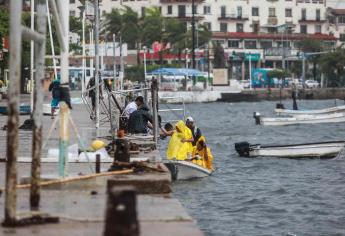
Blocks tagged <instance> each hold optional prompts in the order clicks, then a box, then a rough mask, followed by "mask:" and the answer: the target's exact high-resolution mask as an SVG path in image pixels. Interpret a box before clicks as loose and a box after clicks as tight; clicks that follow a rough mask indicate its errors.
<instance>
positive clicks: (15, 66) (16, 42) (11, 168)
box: [3, 1, 23, 225]
mask: <svg viewBox="0 0 345 236" xmlns="http://www.w3.org/2000/svg"><path fill="white" fill-rule="evenodd" d="M22 7H23V3H22V1H10V42H11V43H10V50H9V52H10V61H9V65H10V83H9V91H8V121H7V163H6V189H5V219H4V223H3V224H4V225H13V224H15V222H16V207H17V191H16V184H17V166H16V164H17V150H18V122H19V114H18V98H19V85H20V76H21V56H22V53H21V48H22V44H21V42H22V32H21V30H20V29H21V12H22Z"/></svg>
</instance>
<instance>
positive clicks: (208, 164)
mask: <svg viewBox="0 0 345 236" xmlns="http://www.w3.org/2000/svg"><path fill="white" fill-rule="evenodd" d="M201 141H203V142H204V143H206V139H205V137H204V136H201V137H200V138H199V139H198V141H197V142H196V145H195V146H194V147H193V154H192V157H193V158H195V157H196V156H199V157H200V158H201V159H200V160H193V163H195V164H197V165H200V166H202V167H204V168H207V169H209V170H213V165H212V162H213V156H212V153H211V150H210V149H209V148H208V147H204V148H203V149H202V150H198V146H200V145H199V144H200V142H201ZM206 154H207V155H206Z"/></svg>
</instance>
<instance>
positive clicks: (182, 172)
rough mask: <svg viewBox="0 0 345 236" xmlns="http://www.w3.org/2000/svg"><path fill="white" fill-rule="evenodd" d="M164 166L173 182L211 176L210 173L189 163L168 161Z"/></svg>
mask: <svg viewBox="0 0 345 236" xmlns="http://www.w3.org/2000/svg"><path fill="white" fill-rule="evenodd" d="M164 164H165V165H166V166H167V167H168V169H169V170H170V172H171V175H172V179H173V180H188V179H194V178H203V177H207V176H209V175H211V174H212V171H210V170H208V169H206V168H203V167H202V166H199V165H197V164H194V163H193V162H190V161H169V162H166V163H164Z"/></svg>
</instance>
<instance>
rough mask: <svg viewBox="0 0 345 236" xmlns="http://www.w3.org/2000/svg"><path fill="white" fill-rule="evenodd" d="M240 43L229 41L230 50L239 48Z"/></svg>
mask: <svg viewBox="0 0 345 236" xmlns="http://www.w3.org/2000/svg"><path fill="white" fill-rule="evenodd" d="M239 46H240V41H238V40H229V41H228V48H239Z"/></svg>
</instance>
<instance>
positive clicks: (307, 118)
mask: <svg viewBox="0 0 345 236" xmlns="http://www.w3.org/2000/svg"><path fill="white" fill-rule="evenodd" d="M254 118H255V123H256V124H257V125H295V124H318V123H337V122H345V113H330V114H322V115H321V114H320V115H300V116H296V117H261V115H260V113H258V112H254Z"/></svg>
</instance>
